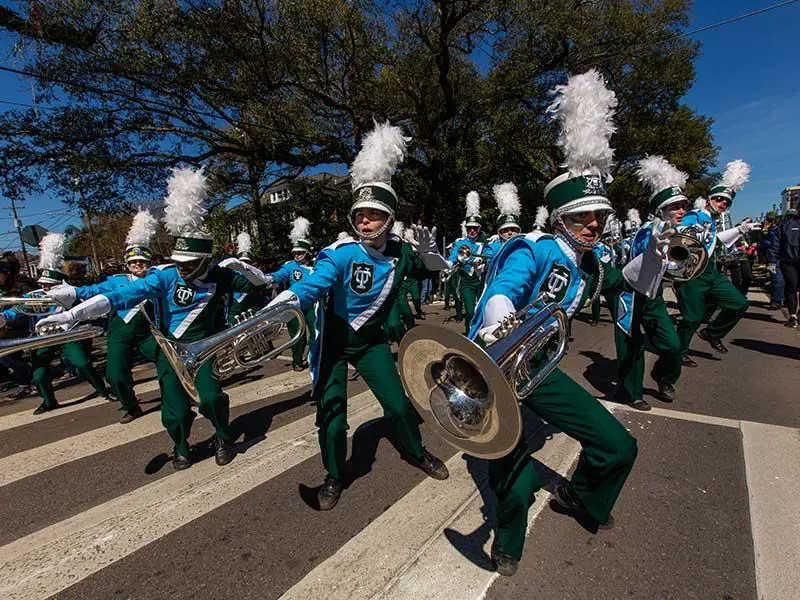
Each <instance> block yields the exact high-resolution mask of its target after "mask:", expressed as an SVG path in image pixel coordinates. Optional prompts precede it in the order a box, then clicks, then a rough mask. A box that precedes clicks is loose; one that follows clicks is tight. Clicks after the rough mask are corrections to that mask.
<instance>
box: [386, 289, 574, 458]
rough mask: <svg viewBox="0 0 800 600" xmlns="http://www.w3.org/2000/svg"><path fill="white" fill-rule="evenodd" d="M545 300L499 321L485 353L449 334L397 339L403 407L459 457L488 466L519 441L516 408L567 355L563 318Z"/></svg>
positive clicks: (424, 331) (419, 332)
mask: <svg viewBox="0 0 800 600" xmlns="http://www.w3.org/2000/svg"><path fill="white" fill-rule="evenodd" d="M542 300H544V301H547V297H546V296H542V297H540V298H538V299H537V301H536V302H534V303H532V304H530V305H528V306H526V307H525V308H523V309H522V310H520V311H518V312H517V313H516V314H514V315H511V316H510V317H508V318H507V319H505V320H504V321H503V322H502V323H501V324H500V326H499V327H498V328H497V329H496V330H495V332H494V335H495V337H498V338H499V339H498V340H497V341H495V342H493V343H492V344H490V345H489V346H487V347H486V348H485V349H484V348H481V347H480V346H479V345H478V344H476V343H475V342H472V341H470V340H468V339H467V338H465V337H464V336H462V335H461V334H459V333H456V332H455V331H452V330H450V329H447V328H445V327H441V326H437V325H419V326H417V327H415V328H414V329H412V330H411V331H410V332H408V333H407V334H406V336H405V337H404V338H403V341H402V343H401V344H400V351H399V354H398V367H399V371H400V376H401V378H402V380H403V383H404V385H405V388H406V391H407V392H408V396H409V398H410V399H411V402H412V403H413V404H414V406H415V407H416V408H417V410H418V411H419V412H420V414H421V415H422V417H423V419H425V420H426V421H427V422H430V423H433V424H434V425H436V428H437V433H438V434H439V435H440V436H441V437H443V438H444V439H445V440H446V441H447V442H448V443H450V444H451V445H453V446H455V447H456V448H458V449H459V450H461V451H463V452H466V453H467V454H471V455H473V456H476V457H478V458H488V459H496V458H501V457H503V456H505V455H507V454H508V453H509V452H511V451H512V450H513V449H514V447H515V446H516V445H517V443H518V442H519V440H520V437H521V436H522V416H521V414H520V410H519V401H520V400H521V399H523V398H525V397H527V396H528V395H530V394H531V392H533V390H534V389H536V387H537V386H538V385H539V384H541V383H542V381H544V379H545V378H546V377H547V376H548V375H549V374H550V373H551V372H552V371H553V369H555V368H556V366H557V365H558V363H559V362H560V361H561V359H562V358H563V357H564V354H565V353H566V349H567V339H568V336H567V320H568V317H567V314H566V313H565V312H564V310H563V309H562V308H561V307H560V306H558V305H557V304H555V303H553V302H549V303H547V304H545V305H544V306H543V307H542V308H540V309H538V310H536V312H532V311H533V310H535V309H536V308H537V307H538V306H541V304H542Z"/></svg>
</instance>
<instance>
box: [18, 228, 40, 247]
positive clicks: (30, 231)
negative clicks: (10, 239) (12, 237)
mask: <svg viewBox="0 0 800 600" xmlns="http://www.w3.org/2000/svg"><path fill="white" fill-rule="evenodd" d="M46 235H47V229H45V228H44V227H42V226H41V225H28V226H27V227H23V228H22V232H21V233H20V237H22V241H23V242H25V243H26V244H30V245H31V246H38V245H39V241H40V240H41V239H42V238H43V237H44V236H46Z"/></svg>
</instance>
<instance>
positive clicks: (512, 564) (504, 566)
mask: <svg viewBox="0 0 800 600" xmlns="http://www.w3.org/2000/svg"><path fill="white" fill-rule="evenodd" d="M489 552H490V554H491V558H492V562H493V563H494V570H495V571H497V572H498V573H500V575H504V576H506V577H511V576H512V575H513V574H514V573H516V572H517V567H518V566H519V561H518V560H517V559H516V558H514V557H513V556H511V555H510V554H506V553H505V552H503V548H501V547H500V542H498V541H497V538H494V541H493V542H492V549H491V550H490V551H489Z"/></svg>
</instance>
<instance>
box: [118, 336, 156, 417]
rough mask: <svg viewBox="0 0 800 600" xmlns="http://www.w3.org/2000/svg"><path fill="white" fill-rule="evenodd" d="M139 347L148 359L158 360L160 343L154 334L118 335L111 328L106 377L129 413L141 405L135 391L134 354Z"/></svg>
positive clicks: (153, 361)
mask: <svg viewBox="0 0 800 600" xmlns="http://www.w3.org/2000/svg"><path fill="white" fill-rule="evenodd" d="M137 348H138V349H139V352H141V353H142V355H144V357H145V358H146V359H147V360H149V361H150V362H152V363H155V362H156V354H157V350H158V344H156V341H155V340H154V339H153V336H150V337H147V338H144V339H141V338H139V337H132V338H128V337H121V336H120V337H117V336H114V335H113V334H112V332H111V331H110V330H109V335H108V354H107V362H106V379H107V380H108V384H109V385H110V386H111V391H113V392H114V396H116V398H117V400H119V402H120V404H121V405H122V410H124V411H125V412H128V413H130V412H133V411H134V410H136V407H137V406H139V402H138V400H137V399H136V393H135V392H134V391H133V355H134V350H135V349H137Z"/></svg>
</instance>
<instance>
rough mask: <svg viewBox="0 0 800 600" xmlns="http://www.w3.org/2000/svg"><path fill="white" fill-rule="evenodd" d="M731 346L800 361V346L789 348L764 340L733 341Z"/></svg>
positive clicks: (739, 339)
mask: <svg viewBox="0 0 800 600" xmlns="http://www.w3.org/2000/svg"><path fill="white" fill-rule="evenodd" d="M731 344H733V345H734V346H739V347H740V348H744V349H745V350H752V351H753V352H760V353H762V354H771V355H772V356H780V357H782V358H792V359H794V360H800V346H787V345H786V344H775V343H773V342H765V341H764V340H750V339H742V338H738V339H735V340H733V341H732V342H731Z"/></svg>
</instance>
